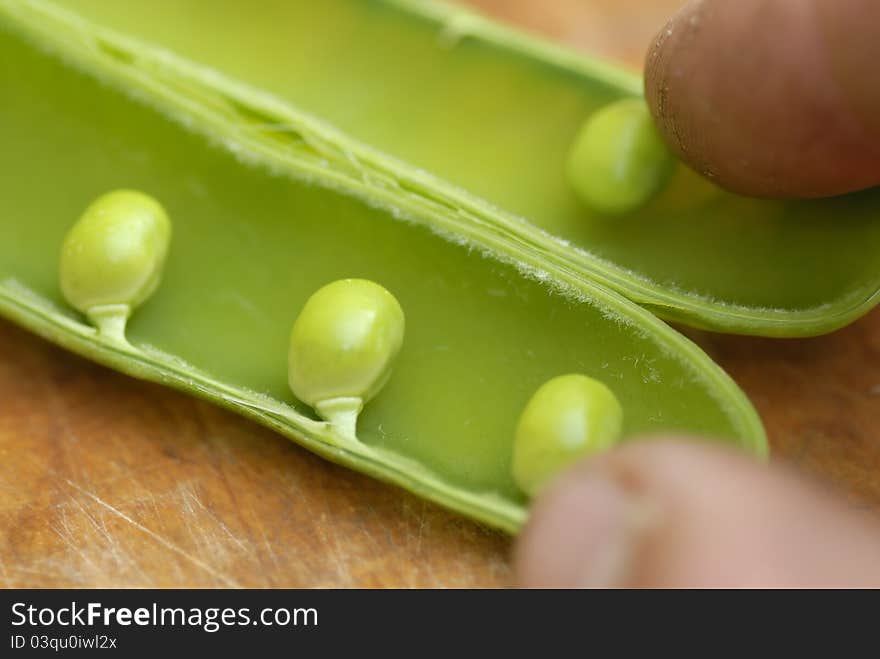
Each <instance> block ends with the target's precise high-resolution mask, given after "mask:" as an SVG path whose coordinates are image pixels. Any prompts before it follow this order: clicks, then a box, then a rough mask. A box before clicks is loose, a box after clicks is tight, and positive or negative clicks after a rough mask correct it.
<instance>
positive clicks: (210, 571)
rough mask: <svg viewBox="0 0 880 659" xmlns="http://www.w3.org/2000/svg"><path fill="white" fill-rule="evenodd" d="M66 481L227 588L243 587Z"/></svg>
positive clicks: (92, 494)
mask: <svg viewBox="0 0 880 659" xmlns="http://www.w3.org/2000/svg"><path fill="white" fill-rule="evenodd" d="M64 480H65V481H66V482H67V484H68V485H70V487H72V488H73V489H75V490H76V491H77V492H80V493H81V494H84V495H86V496H87V497H89V498H90V499H92V500H93V501H95V503H97V504H98V505H100V506H102V507H103V508H105V509H106V510H108V511H110V512H111V513H113V514H114V515H116V516H117V517H119V518H120V519H122V520H124V521H126V522H128V523H129V524H131V525H132V526H133V527H135V528H136V529H138V530H139V531H142V532H143V533H145V534H147V535H148V536H149V537H151V538H152V539H153V540H155V541H156V542H158V543H159V544H161V545H162V546H163V547H165V548H166V549H170V550H171V551H173V552H175V553H177V554H179V555H180V556H182V557H183V558H185V559H186V560H188V561H189V562H190V563H192V564H193V565H195V566H197V567H200V568H201V569H203V570H204V571H205V572H207V573H208V574H210V575H211V576H213V577H215V578H216V579H218V580H220V581H222V582H223V583H224V584H226V585H227V586H230V587H232V588H240V587H241V586H239V584H237V583H236V582H235V581H233V580H232V579H230V578H229V577H227V576H226V575H225V574H223V573H221V572H218V571H217V570H215V569H214V568H213V567H211V566H210V565H208V564H207V563H205V562H204V561H202V560H200V559H198V558H196V557H195V556H192V555H191V554H189V553H187V552H186V551H185V550H183V549H181V548H180V547H178V546H177V545H175V544H174V543H173V542H170V541H169V540H167V539H166V538H163V537H162V536H161V535H159V534H158V533H156V532H155V531H152V530H151V529H148V528H147V527H146V526H144V525H143V524H140V523H139V522H137V521H136V520H134V519H132V518H131V517H129V516H128V515H126V514H125V513H124V512H122V511H121V510H118V509H117V508H114V507H113V506H112V505H110V504H109V503H107V502H106V501H104V500H103V499H102V498H101V497H99V496H98V495H97V494H94V493H92V492H89V491H88V490H85V489H83V488H82V487H80V486H79V485H77V484H76V483H74V482H73V481H72V480H70V479H68V478H65V479H64Z"/></svg>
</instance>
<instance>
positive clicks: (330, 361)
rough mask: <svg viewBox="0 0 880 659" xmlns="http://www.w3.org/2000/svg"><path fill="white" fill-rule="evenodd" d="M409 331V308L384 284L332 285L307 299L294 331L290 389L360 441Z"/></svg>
mask: <svg viewBox="0 0 880 659" xmlns="http://www.w3.org/2000/svg"><path fill="white" fill-rule="evenodd" d="M403 333H404V315H403V310H402V309H401V308H400V304H399V303H398V302H397V299H396V298H395V297H394V296H393V295H392V294H391V293H389V292H388V291H387V290H385V289H384V288H383V287H382V286H380V285H379V284H376V283H374V282H372V281H368V280H365V279H341V280H339V281H335V282H333V283H331V284H327V285H326V286H324V287H323V288H321V289H319V290H318V291H317V292H316V293H314V294H313V295H312V296H311V297H310V298H309V299H308V300H307V301H306V304H305V306H304V307H303V309H302V311H301V312H300V314H299V316H298V317H297V319H296V322H295V323H294V325H293V329H292V330H291V333H290V352H289V356H288V381H289V383H290V388H291V390H292V391H293V393H294V395H295V396H296V397H297V398H299V399H300V400H301V401H303V402H304V403H306V404H308V405H310V406H311V407H313V408H314V409H315V411H317V412H318V414H320V415H321V417H322V418H324V419H325V420H327V421H328V422H330V423H331V425H333V426H335V427H336V429H337V430H338V431H339V432H340V433H341V434H342V435H343V436H344V437H346V438H348V439H354V438H355V429H356V425H357V417H358V414H359V413H360V411H361V409H362V408H363V406H364V404H365V403H366V402H367V401H369V400H370V399H371V398H372V397H373V396H375V395H376V394H377V393H378V392H379V390H380V389H381V388H382V387H383V386H384V385H385V383H386V382H387V381H388V378H389V377H390V376H391V365H392V362H393V361H394V358H395V357H396V356H397V353H398V352H399V351H400V347H401V345H402V344H403Z"/></svg>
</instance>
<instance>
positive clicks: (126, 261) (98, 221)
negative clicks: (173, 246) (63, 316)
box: [59, 190, 171, 341]
mask: <svg viewBox="0 0 880 659" xmlns="http://www.w3.org/2000/svg"><path fill="white" fill-rule="evenodd" d="M170 241H171V222H170V221H169V220H168V215H167V214H166V213H165V209H164V208H162V206H161V205H160V204H159V203H158V202H157V201H156V200H155V199H153V198H151V197H149V196H148V195H145V194H144V193H142V192H137V191H134V190H116V191H113V192H108V193H107V194H104V195H102V196H101V197H100V198H99V199H97V200H95V201H94V202H93V203H92V204H91V205H90V206H89V207H88V208H87V209H86V211H85V213H83V215H82V217H81V218H80V219H79V220H78V221H77V222H76V224H75V225H74V226H73V227H72V228H71V229H70V231H69V232H68V233H67V235H66V236H65V238H64V243H63V244H62V247H61V258H60V263H59V277H60V284H61V291H62V293H64V297H65V298H66V299H67V301H68V302H69V303H70V304H71V305H72V306H73V307H75V308H77V309H79V310H80V311H81V312H83V313H84V314H85V315H86V316H88V318H89V319H90V320H91V321H92V323H94V324H95V326H96V327H97V328H98V330H99V331H100V332H102V333H104V334H106V335H107V336H108V337H111V338H114V339H116V340H118V341H124V340H125V323H126V321H127V320H128V317H129V316H130V315H131V313H132V311H133V310H134V309H135V308H136V307H137V306H138V305H140V304H141V303H142V302H144V301H145V300H146V299H147V298H149V297H150V296H151V295H152V294H153V293H154V292H155V290H156V287H157V286H158V285H159V280H160V278H161V276H162V267H163V266H164V265H165V258H166V256H167V254H168V245H169V243H170Z"/></svg>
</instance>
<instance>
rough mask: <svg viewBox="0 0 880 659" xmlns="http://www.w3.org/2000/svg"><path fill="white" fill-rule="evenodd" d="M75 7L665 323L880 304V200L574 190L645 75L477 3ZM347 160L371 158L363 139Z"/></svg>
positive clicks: (406, 0)
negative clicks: (228, 80)
mask: <svg viewBox="0 0 880 659" xmlns="http://www.w3.org/2000/svg"><path fill="white" fill-rule="evenodd" d="M62 2H63V3H64V4H65V5H68V6H70V7H72V8H74V9H75V10H76V11H77V12H79V13H80V14H81V15H83V16H85V17H88V18H90V19H93V20H95V21H97V22H99V23H102V24H105V25H107V26H112V27H114V28H116V29H119V30H121V31H124V32H126V33H130V34H132V35H137V36H138V37H141V38H144V39H147V40H150V41H154V42H156V43H159V44H162V45H163V46H165V47H168V48H170V49H172V50H174V51H175V52H178V53H181V54H182V55H184V56H186V57H188V58H191V59H193V60H196V61H199V62H202V63H204V64H206V65H208V66H211V67H213V68H215V69H217V70H219V71H222V72H224V73H225V74H227V75H230V76H232V77H234V78H237V79H240V80H245V81H247V82H248V83H249V84H251V85H254V86H256V87H259V88H262V89H264V90H267V91H269V92H271V93H272V94H274V95H275V96H276V97H277V98H279V99H282V100H283V101H284V102H286V103H287V104H289V105H290V106H292V107H296V108H299V109H300V110H302V111H304V112H307V113H310V114H311V115H314V116H317V117H321V118H322V119H324V120H326V121H329V122H330V123H332V124H333V125H335V126H336V127H338V128H340V129H342V130H343V131H345V132H346V133H347V134H348V135H349V136H351V137H352V138H354V139H357V140H360V141H361V142H363V143H366V144H370V145H372V146H373V147H378V148H379V149H381V150H382V151H383V152H385V153H388V154H391V155H392V156H395V157H397V158H399V159H401V160H404V161H406V162H409V163H412V164H413V165H416V166H418V167H420V168H423V169H425V170H427V171H430V172H432V173H434V174H436V175H438V176H439V177H441V178H442V179H444V180H446V181H449V182H451V183H452V184H454V185H456V186H459V187H460V188H462V189H464V190H467V191H468V192H470V193H472V194H473V195H475V197H473V198H472V197H469V196H468V197H467V198H466V199H464V198H462V197H461V196H458V201H459V205H461V206H466V207H467V208H468V211H469V212H472V213H474V214H475V215H478V216H480V217H481V219H482V221H483V222H485V223H491V224H495V225H498V226H499V230H504V231H507V232H514V233H516V234H517V235H519V236H520V237H521V239H522V240H524V241H528V242H531V243H533V244H536V245H539V246H540V248H541V249H542V250H544V251H545V252H546V256H547V258H553V259H554V260H555V261H556V262H557V263H559V264H560V265H561V266H562V267H565V268H567V269H568V270H570V271H571V272H572V274H574V275H576V276H579V277H583V278H589V279H591V280H595V281H599V282H601V283H603V284H605V285H607V286H609V287H611V288H613V289H615V290H617V291H619V292H621V293H622V294H623V295H624V296H625V297H627V298H629V299H631V300H634V301H636V302H638V303H640V304H643V305H646V306H649V307H650V308H651V309H653V310H654V311H655V312H656V313H658V314H660V315H662V316H665V317H667V318H672V319H677V320H680V321H682V322H685V323H689V324H691V325H696V326H702V327H708V328H714V329H719V330H723V331H729V332H738V333H745V334H763V335H769V336H803V335H812V334H820V333H823V332H827V331H830V330H832V329H835V328H837V327H840V326H842V325H844V324H846V323H848V322H850V321H852V320H853V319H855V318H857V317H858V316H860V315H862V314H863V313H865V312H866V311H867V310H869V309H870V308H871V307H873V306H874V305H876V304H877V302H878V301H880V189H875V190H872V191H867V192H863V193H859V194H853V195H847V196H845V197H841V198H837V199H829V200H824V201H810V202H776V201H758V200H753V199H746V198H742V197H737V196H734V195H730V194H727V193H722V192H720V191H718V190H717V189H715V188H714V187H713V186H712V185H711V184H709V183H707V182H705V181H703V180H702V179H698V178H697V177H696V176H695V175H693V174H690V173H689V170H685V169H683V168H679V170H678V172H677V173H675V174H674V175H673V179H672V181H671V184H670V186H669V187H668V188H667V190H666V193H665V194H663V195H660V196H659V197H658V198H657V199H655V200H654V202H653V203H652V204H650V205H648V206H647V207H645V208H639V209H638V210H635V211H633V212H632V213H630V214H628V215H624V216H622V217H615V218H613V221H608V218H607V217H604V215H603V214H602V213H597V212H594V211H592V210H591V209H590V206H589V205H584V204H583V203H581V202H580V199H579V198H578V194H577V190H576V188H575V187H573V186H571V185H569V183H568V180H567V177H566V175H565V169H566V163H567V160H568V157H569V153H570V151H571V148H572V145H573V144H574V143H575V141H576V139H577V135H578V132H579V130H580V128H581V126H582V124H583V123H584V122H585V121H586V120H587V119H588V118H589V117H590V116H592V115H593V113H595V112H596V111H597V110H600V109H601V108H603V107H604V106H605V105H606V104H608V103H610V102H612V101H614V100H616V99H619V98H621V97H627V96H638V95H640V94H641V86H642V85H641V80H640V79H639V78H638V77H636V76H633V75H631V74H629V73H627V72H624V71H622V70H619V69H616V68H614V67H612V66H609V65H608V64H606V63H603V62H599V61H595V60H589V59H587V58H584V57H583V56H582V55H580V54H575V53H573V52H569V51H567V50H565V49H563V48H560V47H558V46H554V45H549V44H546V43H543V42H540V41H537V40H535V39H532V38H528V37H525V36H523V35H521V34H518V33H515V32H513V31H511V30H508V29H505V28H502V27H499V26H498V25H496V24H493V23H491V22H490V21H488V20H486V19H484V18H481V17H479V16H476V15H474V14H473V13H470V12H468V11H467V10H465V9H463V8H461V7H456V6H454V5H452V4H444V3H438V2H432V1H431V0H322V1H321V2H289V1H288V0H264V1H263V2H261V3H260V5H259V7H260V9H259V10H256V11H255V10H254V5H253V2H251V0H228V1H227V2H224V4H223V11H208V10H206V9H205V5H204V3H203V2H201V1H200V0H158V1H157V2H149V3H147V2H145V3H121V2H117V1H116V0H62ZM192 25H198V33H199V34H198V35H196V34H194V33H193V30H192V27H191V26H192ZM241 121H242V122H247V123H249V124H250V126H251V129H252V130H255V131H264V132H266V133H267V134H275V135H276V136H279V135H278V128H277V126H276V125H275V124H273V123H272V122H266V121H265V120H263V119H261V118H260V117H259V116H255V115H252V114H249V113H248V112H243V113H242V116H241ZM279 137H280V136H279ZM346 150H347V151H348V152H349V153H351V154H353V156H356V157H358V158H361V154H360V151H359V149H358V147H357V145H356V144H355V143H353V142H351V141H347V142H346ZM392 177H393V178H399V176H397V175H392ZM433 187H434V189H435V190H439V189H440V188H439V187H438V186H433ZM520 217H521V218H525V219H526V220H527V222H528V224H523V223H521V222H519V221H518V218H520ZM539 230H543V231H544V232H546V233H542V232H541V231H539Z"/></svg>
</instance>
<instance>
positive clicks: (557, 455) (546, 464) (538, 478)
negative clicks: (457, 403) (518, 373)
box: [512, 374, 623, 496]
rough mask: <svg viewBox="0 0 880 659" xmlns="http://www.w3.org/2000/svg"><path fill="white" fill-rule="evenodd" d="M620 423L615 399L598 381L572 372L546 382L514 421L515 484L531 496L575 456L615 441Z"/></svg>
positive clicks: (604, 447) (620, 411)
mask: <svg viewBox="0 0 880 659" xmlns="http://www.w3.org/2000/svg"><path fill="white" fill-rule="evenodd" d="M622 424H623V410H622V409H621V407H620V403H619V402H618V400H617V397H616V396H615V395H614V393H613V392H612V391H611V390H610V389H609V388H608V387H607V386H605V385H604V384H603V383H601V382H599V381H598V380H594V379H593V378H590V377H587V376H586V375H578V374H574V375H561V376H559V377H556V378H553V379H552V380H549V381H548V382H545V383H544V384H543V385H541V387H540V388H539V389H538V390H537V391H536V392H535V394H534V395H533V396H532V398H531V399H530V400H529V402H528V403H527V404H526V406H525V408H524V409H523V412H522V414H521V415H520V418H519V422H518V423H517V427H516V435H515V438H514V444H513V464H512V473H513V479H514V481H515V482H516V484H517V485H518V486H519V487H520V488H521V489H522V490H523V491H524V492H526V493H527V494H529V495H532V496H534V495H535V494H536V493H537V492H538V491H539V490H540V489H541V487H542V486H543V485H544V484H545V483H546V482H547V481H548V480H550V478H552V477H553V476H554V475H555V474H556V473H558V472H559V471H560V470H562V469H564V468H565V467H566V466H568V465H569V464H571V463H572V462H574V461H575V460H576V459H577V458H579V457H583V456H587V455H592V454H594V453H598V452H600V451H603V450H605V449H607V448H609V447H611V446H613V445H614V444H615V443H617V441H618V439H619V438H620V433H621V426H622Z"/></svg>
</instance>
